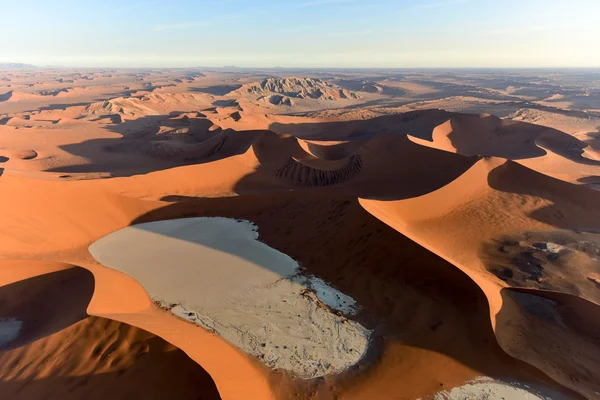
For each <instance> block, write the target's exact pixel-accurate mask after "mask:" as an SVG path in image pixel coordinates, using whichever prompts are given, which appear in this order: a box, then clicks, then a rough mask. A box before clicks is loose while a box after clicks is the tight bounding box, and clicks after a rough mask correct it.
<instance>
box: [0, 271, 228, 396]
mask: <svg viewBox="0 0 600 400" xmlns="http://www.w3.org/2000/svg"><path fill="white" fill-rule="evenodd" d="M3 263H4V265H3V267H4V268H3V270H4V271H5V272H6V273H7V274H8V275H9V276H12V278H13V279H19V278H20V276H19V275H22V274H23V272H24V271H23V270H30V271H29V272H33V271H32V270H38V271H40V272H41V271H45V272H46V273H43V274H42V275H37V276H34V277H31V278H26V279H22V280H18V281H16V282H13V283H10V284H7V285H4V286H0V320H2V318H5V319H6V318H8V317H10V318H12V319H13V320H18V321H21V322H22V327H21V331H20V332H19V335H18V337H17V338H16V339H15V340H14V341H12V342H10V343H9V344H8V345H7V346H4V347H2V348H0V391H1V392H2V394H3V396H7V398H11V399H41V398H44V399H80V398H82V397H85V398H91V399H103V398H106V397H111V398H116V399H125V398H130V397H131V396H134V397H136V396H140V395H141V396H143V397H145V398H151V399H163V398H167V397H169V396H176V397H178V398H198V399H219V398H220V397H219V393H218V392H217V390H216V387H215V384H214V382H213V381H212V379H211V378H210V376H209V375H208V374H207V373H206V372H205V371H204V370H203V369H202V368H201V367H200V366H199V365H198V364H196V363H195V362H194V361H193V360H191V359H190V358H189V357H187V356H186V355H185V353H183V352H182V351H181V350H179V349H177V348H176V347H174V346H172V345H170V344H168V343H166V342H165V341H164V340H162V339H160V338H159V337H156V336H154V335H152V334H150V333H148V332H145V331H143V330H141V329H139V328H135V327H132V326H129V325H127V324H123V323H120V322H117V321H111V320H108V319H104V318H98V317H88V316H87V314H86V308H87V306H88V303H89V302H90V300H91V298H92V294H93V291H94V277H93V275H92V274H91V273H90V272H89V271H88V270H87V269H84V268H80V267H73V266H70V265H67V264H60V263H52V262H42V261H26V260H24V261H13V262H11V263H10V264H8V263H7V261H3ZM3 278H6V276H4V277H3ZM49 300H51V301H49Z"/></svg>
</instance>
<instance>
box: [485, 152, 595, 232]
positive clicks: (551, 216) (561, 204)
mask: <svg viewBox="0 0 600 400" xmlns="http://www.w3.org/2000/svg"><path fill="white" fill-rule="evenodd" d="M488 184H489V185H490V187H491V188H492V189H495V190H498V191H501V192H506V193H513V194H516V195H526V196H531V198H535V197H538V198H541V199H544V200H547V201H548V202H550V204H549V205H545V206H542V207H538V208H536V209H534V210H533V211H531V212H530V213H529V216H530V217H532V218H534V219H536V220H537V221H540V222H543V223H546V224H549V225H552V226H555V227H557V228H561V229H574V230H581V231H589V232H595V231H596V229H595V228H594V227H597V226H598V225H600V217H599V216H598V214H597V213H591V212H585V211H584V210H595V209H597V207H598V204H600V191H597V190H593V189H590V188H588V187H585V186H583V185H575V184H572V183H568V182H564V181H562V180H559V179H555V178H552V177H550V176H547V175H544V174H542V173H540V172H537V171H534V170H531V169H529V168H526V167H524V166H522V165H520V164H518V163H516V162H512V161H507V162H506V163H504V164H503V165H500V166H498V167H496V168H494V169H493V170H492V171H490V173H489V175H488ZM523 201H527V199H525V198H524V199H523ZM530 201H534V200H533V199H531V200H530ZM574 205H576V207H574Z"/></svg>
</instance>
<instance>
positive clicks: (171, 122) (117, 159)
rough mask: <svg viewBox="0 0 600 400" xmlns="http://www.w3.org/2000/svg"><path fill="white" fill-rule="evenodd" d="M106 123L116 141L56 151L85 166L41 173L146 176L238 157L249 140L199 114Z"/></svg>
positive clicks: (242, 133) (109, 118)
mask: <svg viewBox="0 0 600 400" xmlns="http://www.w3.org/2000/svg"><path fill="white" fill-rule="evenodd" d="M182 114H196V117H191V118H188V117H187V116H184V117H180V115H182ZM105 119H106V120H107V122H108V123H107V124H106V125H105V129H106V130H108V131H110V132H114V133H117V134H119V135H120V136H121V137H117V138H102V139H90V140H86V141H83V142H81V143H71V144H65V145H61V146H59V147H60V149H61V150H64V151H66V152H68V153H69V154H72V155H74V156H78V157H82V158H85V159H86V160H87V162H86V163H85V164H80V165H66V166H61V167H55V168H51V169H48V170H46V172H59V173H106V174H109V175H110V177H119V176H132V175H137V174H145V173H149V172H154V171H160V170H165V169H169V168H174V167H179V166H185V165H194V164H202V163H207V162H212V161H216V160H219V159H222V158H226V157H231V156H233V155H237V154H241V153H243V152H244V151H245V150H246V149H247V148H248V147H249V146H250V143H251V140H252V139H253V136H252V135H251V134H248V135H246V134H245V132H246V131H239V132H238V131H234V130H222V129H220V128H219V127H217V126H216V125H214V124H213V123H212V122H211V121H210V120H208V119H206V118H205V116H204V115H203V114H202V113H200V112H197V113H184V112H171V113H169V114H165V115H149V116H145V117H142V118H138V119H136V120H125V121H121V119H120V118H118V119H116V118H115V116H114V115H107V116H105ZM119 121H121V122H119ZM115 122H117V123H115ZM246 141H248V143H247V145H245V146H244V145H243V144H244V142H246ZM240 143H241V145H239V146H238V144H240Z"/></svg>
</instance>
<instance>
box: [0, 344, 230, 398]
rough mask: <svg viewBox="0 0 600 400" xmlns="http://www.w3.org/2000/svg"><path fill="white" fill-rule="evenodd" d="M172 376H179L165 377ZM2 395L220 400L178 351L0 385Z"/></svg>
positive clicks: (203, 375)
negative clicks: (117, 366) (96, 370)
mask: <svg viewBox="0 0 600 400" xmlns="http://www.w3.org/2000/svg"><path fill="white" fill-rule="evenodd" d="M149 342H150V348H151V349H152V348H154V347H157V346H158V345H160V344H161V342H163V343H164V341H162V339H160V338H155V339H153V340H151V341H149ZM0 356H1V354H0ZM157 364H159V365H157ZM166 370H169V371H166ZM178 371H179V372H180V374H177V372H178ZM173 373H175V374H177V375H178V376H177V377H176V378H173V377H171V376H166V375H167V374H169V375H172V374H173ZM169 378H171V379H169ZM0 392H1V393H3V394H4V395H6V396H7V398H10V399H13V400H48V399H57V400H58V399H61V400H63V399H64V400H80V399H84V398H85V399H90V400H92V399H97V400H104V399H115V400H126V399H141V398H143V399H152V400H168V399H174V398H179V399H195V400H219V399H221V396H220V395H219V392H218V390H217V387H216V385H215V383H214V382H213V381H212V378H211V377H210V375H209V374H208V373H207V372H206V371H204V370H203V369H202V367H201V366H199V365H198V364H196V363H195V362H194V361H193V360H191V359H190V358H189V357H188V356H187V355H186V354H185V353H184V352H183V351H181V350H179V349H178V350H175V351H169V352H161V354H153V353H152V350H151V352H150V353H149V354H145V355H144V356H142V357H140V358H139V359H138V360H137V361H136V362H135V364H133V365H132V366H130V367H128V368H127V369H121V370H117V371H114V372H108V373H101V374H93V373H90V374H83V375H76V376H68V377H63V376H49V377H44V378H38V377H36V378H34V379H19V380H7V381H0Z"/></svg>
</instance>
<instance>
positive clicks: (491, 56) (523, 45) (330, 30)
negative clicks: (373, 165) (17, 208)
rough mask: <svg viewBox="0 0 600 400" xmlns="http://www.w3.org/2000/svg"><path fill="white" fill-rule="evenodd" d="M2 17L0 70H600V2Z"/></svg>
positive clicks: (36, 8) (92, 8)
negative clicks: (14, 65)
mask: <svg viewBox="0 0 600 400" xmlns="http://www.w3.org/2000/svg"><path fill="white" fill-rule="evenodd" d="M24 10H25V11H26V12H24ZM3 11H4V13H5V15H10V16H11V17H10V18H6V20H5V21H3V23H2V25H0V35H2V37H4V38H9V39H10V40H5V43H3V48H2V51H1V52H0V60H2V61H3V62H20V63H26V64H33V65H40V66H43V65H61V66H64V67H79V68H84V67H91V68H175V67H181V68H191V67H195V66H204V67H209V68H217V67H220V66H224V65H237V66H241V67H248V68H266V67H271V66H280V67H283V68H299V67H300V66H301V67H305V68H324V67H327V68H348V67H353V68H377V67H382V68H467V67H473V68H541V67H549V68H564V67H582V68H585V67H587V68H593V67H600V52H598V51H594V50H593V49H594V48H597V47H598V45H597V38H598V37H600V24H598V23H597V16H598V15H600V2H598V1H597V0H572V1H570V2H568V3H567V2H564V1H562V0H527V1H522V0H505V1H503V2H501V3H500V4H499V2H494V1H492V0H425V1H420V2H415V1H409V0H371V1H368V2H366V1H361V0H298V1H294V2H280V1H275V0H256V1H248V0H222V1H218V2H198V1H192V0H175V1H171V2H163V1H158V0H147V1H137V2H131V3H128V4H122V2H120V1H117V0H107V1H104V2H102V3H89V4H85V3H82V2H80V1H75V0H58V1H54V2H46V1H41V0H31V1H22V2H8V4H5V5H4V7H3ZM25 27H27V29H25Z"/></svg>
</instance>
